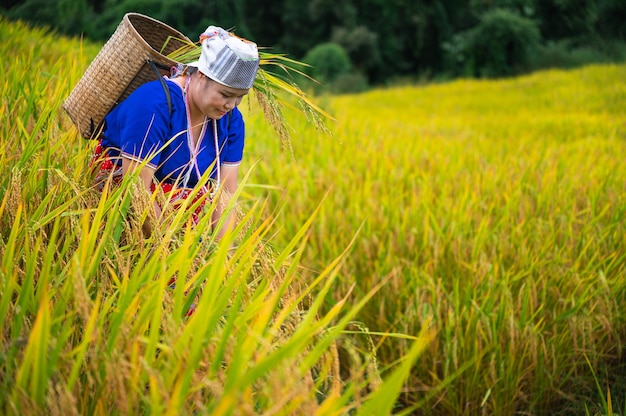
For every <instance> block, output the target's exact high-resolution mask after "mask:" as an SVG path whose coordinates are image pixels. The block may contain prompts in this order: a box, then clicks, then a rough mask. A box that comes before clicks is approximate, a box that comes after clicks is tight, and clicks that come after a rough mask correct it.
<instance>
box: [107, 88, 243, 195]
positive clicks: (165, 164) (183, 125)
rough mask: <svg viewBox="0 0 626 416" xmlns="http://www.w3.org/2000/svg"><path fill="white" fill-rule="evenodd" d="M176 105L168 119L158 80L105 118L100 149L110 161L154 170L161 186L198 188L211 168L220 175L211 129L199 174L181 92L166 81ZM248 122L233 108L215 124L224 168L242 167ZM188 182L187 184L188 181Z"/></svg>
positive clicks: (210, 124)
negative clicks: (121, 159) (134, 163)
mask: <svg viewBox="0 0 626 416" xmlns="http://www.w3.org/2000/svg"><path fill="white" fill-rule="evenodd" d="M165 82H166V83H167V86H168V87H169V90H170V95H171V99H172V113H171V117H170V113H169V108H168V105H167V97H166V95H165V90H164V89H163V86H162V85H161V82H160V81H159V80H155V81H151V82H148V83H145V84H143V85H141V86H140V87H139V88H137V89H136V90H135V91H134V92H133V93H132V94H131V95H129V96H128V98H126V99H125V100H124V101H122V102H121V103H120V104H118V105H117V106H116V107H115V108H113V110H111V112H110V113H109V114H108V115H107V116H106V118H105V127H104V131H103V138H102V146H103V147H104V148H105V149H107V151H108V154H109V155H110V156H112V157H115V156H119V155H120V153H121V154H123V155H124V156H125V157H128V158H130V159H133V160H137V161H147V164H148V166H150V167H152V168H154V169H156V172H155V175H154V176H155V178H156V179H157V180H158V181H159V182H169V183H175V182H177V181H178V183H179V186H184V187H188V188H191V187H194V186H195V185H196V184H197V183H198V179H199V176H198V173H199V174H200V176H202V175H203V174H204V173H205V172H206V171H207V169H209V168H212V172H211V175H210V176H211V177H212V178H215V177H216V175H217V166H215V160H216V149H215V139H214V134H213V123H215V120H209V121H208V124H207V128H206V132H205V134H204V136H203V137H202V138H201V139H199V140H200V147H199V153H198V155H197V158H196V163H197V166H198V171H196V169H195V168H194V167H193V159H192V152H191V150H190V148H189V144H188V138H187V112H186V108H185V101H184V98H183V90H182V88H181V87H180V86H179V85H178V84H176V83H174V82H172V81H170V80H168V79H166V81H165ZM244 134H245V129H244V122H243V117H242V116H241V112H240V111H239V110H238V109H237V108H234V109H233V110H231V112H230V113H228V114H226V115H225V116H224V117H222V118H221V119H219V120H217V135H218V147H219V149H220V153H219V156H220V158H219V159H220V164H222V165H225V164H231V165H238V164H239V163H240V162H241V159H242V157H243V148H244ZM186 177H187V178H188V180H187V182H186V183H185V181H184V178H186Z"/></svg>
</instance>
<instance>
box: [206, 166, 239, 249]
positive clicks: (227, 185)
mask: <svg viewBox="0 0 626 416" xmlns="http://www.w3.org/2000/svg"><path fill="white" fill-rule="evenodd" d="M220 169H221V171H220V175H221V177H222V182H221V184H220V188H221V193H222V197H221V198H220V201H219V202H218V203H217V206H216V208H215V211H213V215H212V217H211V222H212V224H213V227H216V226H217V224H218V222H219V221H220V217H221V216H222V214H224V208H226V207H227V206H228V204H229V203H230V200H231V198H232V196H233V195H234V194H235V191H236V190H237V185H238V179H237V177H238V175H239V165H222V166H220ZM218 196H219V195H218ZM234 211H235V210H232V209H231V210H229V211H228V212H227V213H226V217H225V218H224V224H223V225H222V228H220V229H219V230H218V232H217V239H218V240H219V239H221V238H222V237H223V236H224V234H225V233H226V232H227V231H229V230H232V229H233V228H234V226H235V212H234Z"/></svg>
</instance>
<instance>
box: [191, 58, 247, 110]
mask: <svg viewBox="0 0 626 416" xmlns="http://www.w3.org/2000/svg"><path fill="white" fill-rule="evenodd" d="M190 76H191V77H192V78H194V82H192V83H190V84H189V90H190V96H191V97H192V98H191V101H192V105H193V107H195V108H197V110H198V111H200V112H201V113H202V114H204V115H205V116H207V117H209V118H212V119H215V120H219V119H220V118H222V117H223V116H224V115H225V114H226V113H227V112H229V111H230V110H232V109H233V108H235V107H237V106H238V105H239V104H240V103H241V100H242V99H243V97H244V96H245V95H246V94H248V91H249V89H248V88H233V87H229V86H228V85H224V84H222V83H219V82H217V81H214V80H213V79H211V78H209V77H208V76H206V75H205V74H203V73H202V72H201V71H199V70H198V71H195V72H194V73H193V74H190Z"/></svg>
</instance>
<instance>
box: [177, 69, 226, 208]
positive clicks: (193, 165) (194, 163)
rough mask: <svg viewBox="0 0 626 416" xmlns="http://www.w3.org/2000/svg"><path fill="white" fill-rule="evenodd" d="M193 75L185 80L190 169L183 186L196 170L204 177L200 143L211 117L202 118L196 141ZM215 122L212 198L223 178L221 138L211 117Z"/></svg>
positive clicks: (196, 172)
mask: <svg viewBox="0 0 626 416" xmlns="http://www.w3.org/2000/svg"><path fill="white" fill-rule="evenodd" d="M190 80H191V77H187V79H186V81H185V88H184V89H183V98H184V101H185V111H186V113H187V146H188V148H189V155H190V157H189V169H188V170H187V174H186V175H185V179H184V181H183V187H185V188H187V187H188V183H189V179H190V178H191V172H192V171H194V172H195V174H196V177H197V178H198V180H200V178H201V177H202V173H201V172H200V167H199V166H198V154H199V153H200V145H201V143H202V139H203V138H204V135H205V133H206V128H207V124H208V121H209V118H208V117H207V116H204V119H203V120H202V128H201V129H200V135H199V136H198V140H196V142H195V143H194V140H193V125H192V122H191V111H190V109H189V97H188V93H189V81H190ZM211 121H212V122H213V144H214V146H215V170H216V171H217V184H216V185H215V187H214V188H215V189H214V190H213V192H211V193H210V197H211V199H213V197H214V196H215V194H216V193H217V190H218V189H219V186H220V182H221V178H220V149H219V140H218V137H217V122H216V121H215V120H213V119H211ZM202 190H203V191H204V192H208V191H207V188H206V186H205V185H202Z"/></svg>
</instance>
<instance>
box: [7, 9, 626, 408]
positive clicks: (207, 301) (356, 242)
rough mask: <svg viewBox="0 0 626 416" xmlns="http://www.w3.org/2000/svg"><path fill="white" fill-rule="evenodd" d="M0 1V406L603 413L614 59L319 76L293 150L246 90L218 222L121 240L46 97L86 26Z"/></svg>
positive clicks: (609, 356)
mask: <svg viewBox="0 0 626 416" xmlns="http://www.w3.org/2000/svg"><path fill="white" fill-rule="evenodd" d="M0 24H1V26H0V28H1V30H0V40H2V43H1V44H0V45H2V46H0V47H1V48H2V50H3V55H4V56H9V57H13V58H11V59H6V60H3V63H2V64H3V65H4V68H3V69H4V74H5V77H4V79H3V81H2V83H1V84H0V86H1V87H0V90H1V91H2V103H1V105H0V114H1V115H2V120H3V121H2V123H0V138H1V140H2V142H3V143H2V146H1V147H0V169H2V175H1V176H0V178H1V179H0V190H1V191H0V192H1V193H0V195H1V198H0V236H1V238H0V262H1V268H0V292H1V293H2V296H1V297H0V313H1V314H2V316H3V317H4V319H3V320H2V321H1V322H0V334H1V336H2V338H1V342H2V349H1V351H2V352H1V355H0V372H1V376H0V384H1V386H0V387H1V390H2V392H3V393H2V394H1V395H0V409H2V411H3V413H7V414H29V413H35V414H36V413H45V414H60V413H65V414H67V413H86V414H129V413H154V414H189V413H194V414H320V415H322V414H323V415H327V414H362V415H370V414H375V415H383V414H391V413H396V414H419V415H429V414H433V415H449V414H459V415H482V414H501V415H509V414H511V415H513V414H532V415H544V414H545V415H548V414H550V415H555V414H557V415H558V414H567V415H600V414H620V413H619V412H621V414H624V413H626V411H625V410H624V409H626V383H625V380H624V378H623V376H622V375H621V374H623V369H624V363H623V358H622V357H623V340H624V336H625V335H626V331H625V322H626V321H625V319H624V313H623V305H624V302H625V299H624V296H625V293H626V291H625V290H624V289H625V287H624V284H625V283H624V279H623V276H624V272H625V266H626V262H625V260H626V254H625V253H626V247H625V243H626V239H625V237H624V236H625V235H626V234H625V232H624V231H625V230H624V226H625V225H624V224H625V223H624V212H625V210H624V206H625V204H624V202H625V197H624V195H625V193H624V184H625V183H626V173H625V172H624V170H623V169H621V167H622V166H621V165H622V163H621V162H622V155H623V154H624V151H625V150H626V149H625V147H626V142H625V139H626V116H625V114H626V112H625V111H624V109H625V107H626V84H625V82H624V79H626V78H625V76H626V66H623V65H601V66H589V67H585V68H582V69H578V70H573V71H545V72H540V73H537V74H533V75H530V76H525V77H520V78H516V79H509V80H501V81H471V80H458V81H455V82H450V83H446V84H440V85H431V86H419V87H397V88H389V89H380V90H376V91H371V92H368V93H366V94H362V95H352V96H336V97H319V100H318V101H319V102H320V103H321V105H322V107H323V108H325V109H328V110H329V111H330V112H331V113H332V115H333V117H334V119H335V121H333V122H332V123H330V124H329V126H328V127H330V128H331V130H332V131H333V136H332V137H330V136H328V135H326V134H325V133H323V132H321V131H318V130H315V128H314V127H312V126H311V125H310V124H309V123H307V121H306V120H305V119H304V118H303V117H300V116H299V114H298V113H297V112H295V111H293V112H292V110H290V109H286V110H285V116H286V117H287V119H288V120H289V122H290V128H291V129H292V130H291V143H292V149H293V155H292V154H291V153H290V152H284V151H281V150H280V149H281V144H280V140H279V139H278V138H275V137H276V135H275V133H274V132H273V130H272V126H271V125H269V124H268V123H266V122H265V121H264V120H263V118H264V115H263V111H262V109H260V108H258V107H256V106H255V104H254V100H250V105H249V106H248V105H246V104H244V105H243V106H242V107H243V110H244V111H245V112H246V113H247V131H248V140H247V144H246V159H245V161H244V164H243V165H242V167H241V171H242V172H243V173H244V174H245V177H244V178H243V183H244V186H243V187H242V189H241V190H240V192H241V194H240V195H239V201H240V208H241V212H240V216H241V221H240V222H239V224H240V227H239V228H238V230H237V233H236V234H233V235H231V236H229V238H227V239H226V240H225V241H223V242H220V243H217V242H215V241H213V240H212V238H211V236H210V234H209V233H207V232H206V229H207V226H208V224H206V222H204V223H202V224H200V226H198V227H197V228H195V229H187V230H186V223H187V221H186V220H187V218H186V217H185V215H184V214H180V215H179V216H177V217H175V218H172V224H173V226H172V228H171V229H170V230H168V231H164V232H162V233H159V234H156V235H154V236H153V237H150V238H148V239H145V238H143V237H142V236H141V231H140V227H139V225H138V222H137V221H126V218H127V217H128V214H129V213H134V215H132V216H131V218H135V219H137V218H141V217H142V216H146V215H147V211H146V210H145V209H143V208H142V207H145V206H149V201H142V200H140V199H138V198H137V197H136V195H137V193H134V192H132V190H133V187H134V186H135V182H134V180H133V178H128V179H127V181H126V182H125V183H124V184H123V185H122V186H121V187H120V188H118V189H115V190H112V191H111V195H108V197H100V195H99V194H97V193H95V192H93V191H92V190H90V188H89V172H88V159H89V155H90V151H91V146H92V145H93V143H89V142H87V141H85V140H83V139H81V138H80V137H79V136H78V134H77V132H76V131H75V129H74V128H73V127H71V126H70V123H69V120H68V119H67V117H66V116H65V115H64V114H63V113H62V111H61V104H62V102H63V100H64V98H65V97H66V96H67V94H68V93H69V91H70V90H71V88H72V86H73V85H74V84H75V83H76V82H77V81H78V79H79V78H80V76H81V74H82V71H83V70H84V68H86V65H87V64H88V62H89V60H90V58H91V57H93V56H95V54H96V53H97V51H98V49H99V48H98V45H90V44H87V43H83V44H81V43H79V42H78V41H76V40H67V39H62V38H59V37H54V41H53V40H52V39H51V38H48V37H47V36H49V35H48V34H46V33H45V31H44V30H39V29H30V28H28V29H27V28H25V27H24V26H21V25H20V24H14V23H11V24H9V23H7V22H5V21H0ZM32 39H40V40H41V39H44V40H46V39H48V40H47V41H40V42H33V41H32ZM44 45H45V47H44ZM50 45H53V46H50ZM133 195H135V197H133ZM201 237H202V240H201V241H200V238H201ZM231 242H233V243H234V249H230V248H229V245H230V243H231ZM174 276H176V277H177V278H178V281H179V282H180V283H179V284H177V285H176V288H175V289H173V290H172V289H168V288H167V284H168V281H169V279H170V278H171V277H174ZM185 292H188V293H187V294H185ZM192 302H195V303H196V304H197V311H196V313H195V314H194V315H192V316H191V317H190V318H189V317H186V316H185V313H186V311H187V309H188V308H189V307H190V304H191V303H192Z"/></svg>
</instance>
